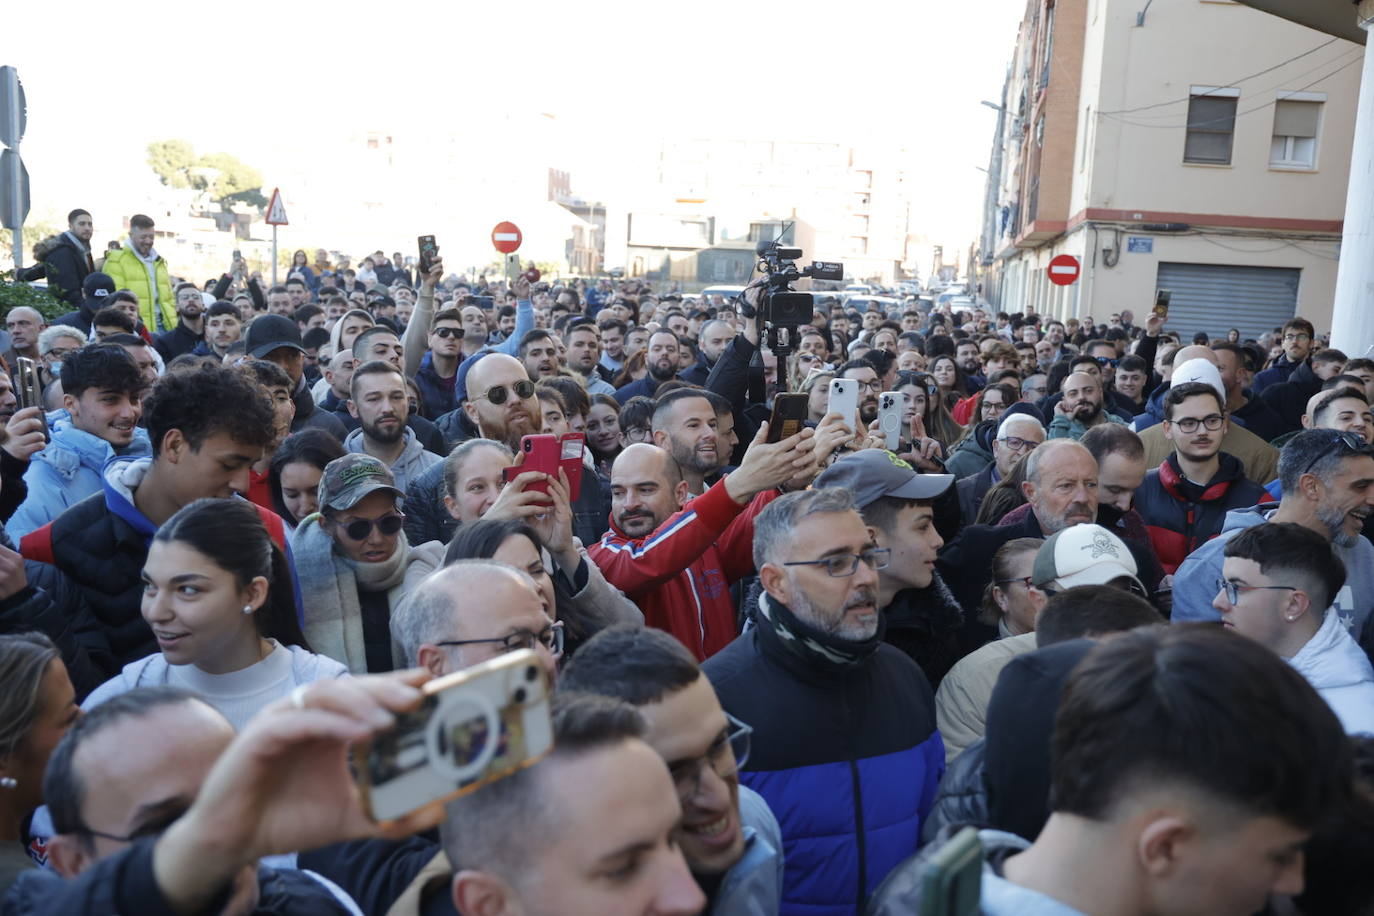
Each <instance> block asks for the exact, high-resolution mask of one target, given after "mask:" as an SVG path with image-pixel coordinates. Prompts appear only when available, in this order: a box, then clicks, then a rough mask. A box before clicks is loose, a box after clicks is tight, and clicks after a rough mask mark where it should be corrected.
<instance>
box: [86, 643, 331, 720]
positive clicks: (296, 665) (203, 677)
mask: <svg viewBox="0 0 1374 916" xmlns="http://www.w3.org/2000/svg"><path fill="white" fill-rule="evenodd" d="M269 641H270V642H271V643H272V647H273V648H272V651H271V652H270V653H269V654H268V656H267V657H266V658H264V659H263V660H262V661H260V662H257V663H256V664H253V665H249V666H248V667H247V668H244V669H243V670H242V671H231V672H229V673H228V674H207V673H205V672H204V671H201V670H200V669H199V668H197V667H196V666H195V665H175V666H174V665H169V664H167V660H166V659H165V658H164V657H163V655H162V653H161V652H158V653H155V654H153V655H149V656H146V657H145V658H140V659H139V660H138V661H136V662H130V663H129V664H127V665H125V666H124V670H123V671H121V672H120V673H119V674H117V675H115V676H114V677H112V678H110V679H109V680H108V681H106V682H105V683H103V684H101V685H100V686H99V687H97V688H96V689H95V690H93V691H92V692H91V695H90V696H88V697H86V702H84V703H82V704H81V707H82V708H83V709H90V708H92V707H94V706H98V705H100V704H101V703H103V702H105V701H106V700H108V699H109V698H110V697H113V696H118V695H119V694H121V693H126V692H128V691H130V690H133V689H134V688H135V687H154V686H159V685H163V684H169V685H171V686H173V687H182V688H184V689H186V690H190V691H192V692H194V693H196V694H199V695H200V696H201V697H203V698H204V699H205V702H207V703H209V704H210V705H211V706H213V707H215V709H218V710H219V711H220V712H221V713H222V714H223V715H224V717H225V718H226V719H228V720H229V722H230V724H232V725H233V726H234V730H235V731H242V730H243V726H244V725H246V724H247V723H248V720H249V719H251V718H252V717H253V715H254V714H255V713H256V712H257V711H258V710H260V709H262V708H263V707H264V706H266V705H267V704H269V703H271V702H273V701H274V700H279V699H281V698H282V697H284V696H286V695H287V694H289V693H290V692H291V691H292V690H294V689H295V688H296V687H298V686H300V685H301V684H309V683H311V682H312V681H318V680H324V679H325V678H334V677H343V676H345V675H347V674H348V668H346V667H345V666H344V665H342V664H340V663H339V662H336V661H334V660H333V659H332V658H326V657H325V656H323V655H316V654H315V653H313V652H307V651H305V650H304V649H302V648H301V647H300V646H283V645H281V644H280V643H278V642H277V641H276V640H269Z"/></svg>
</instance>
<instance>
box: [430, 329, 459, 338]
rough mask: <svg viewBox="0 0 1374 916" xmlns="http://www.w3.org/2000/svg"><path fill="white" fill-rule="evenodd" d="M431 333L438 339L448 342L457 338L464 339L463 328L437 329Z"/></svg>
mask: <svg viewBox="0 0 1374 916" xmlns="http://www.w3.org/2000/svg"><path fill="white" fill-rule="evenodd" d="M430 333H431V334H433V335H434V336H436V337H442V338H443V339H444V340H448V339H449V338H450V337H456V338H458V339H459V340H462V339H463V329H462V328H435V329H434V330H433V331H431V332H430Z"/></svg>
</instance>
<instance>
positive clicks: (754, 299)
mask: <svg viewBox="0 0 1374 916" xmlns="http://www.w3.org/2000/svg"><path fill="white" fill-rule="evenodd" d="M762 294H763V287H761V286H750V287H748V288H746V289H745V290H744V292H742V293H740V298H741V299H743V300H744V301H745V302H746V303H747V304H748V305H749V307H750V308H752V309H757V308H758V307H759V297H760V296H761V295H762ZM740 320H741V321H743V322H744V330H743V334H744V339H745V340H747V341H749V342H750V343H751V344H753V345H754V346H755V347H757V346H758V345H759V323H760V322H759V319H758V316H757V315H755V316H754V317H753V318H745V317H744V315H743V314H741V315H740Z"/></svg>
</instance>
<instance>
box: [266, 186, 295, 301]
mask: <svg viewBox="0 0 1374 916" xmlns="http://www.w3.org/2000/svg"><path fill="white" fill-rule="evenodd" d="M264 222H266V223H267V225H269V226H271V227H272V285H273V286H276V285H277V227H278V226H287V225H290V224H289V223H288V222H287V219H286V206H285V205H284V204H283V203H282V202H281V188H273V189H272V202H271V203H269V204H268V205H267V219H266V220H264Z"/></svg>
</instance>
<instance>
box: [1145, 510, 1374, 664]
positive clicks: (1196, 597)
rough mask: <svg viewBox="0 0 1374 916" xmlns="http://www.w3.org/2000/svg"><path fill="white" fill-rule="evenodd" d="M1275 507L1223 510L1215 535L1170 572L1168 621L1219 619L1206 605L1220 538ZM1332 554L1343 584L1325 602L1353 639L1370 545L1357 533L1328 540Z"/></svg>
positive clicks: (1212, 591)
mask: <svg viewBox="0 0 1374 916" xmlns="http://www.w3.org/2000/svg"><path fill="white" fill-rule="evenodd" d="M1277 510H1278V505H1276V504H1275V503H1263V504H1261V505H1258V506H1252V507H1250V508H1249V509H1232V510H1231V511H1230V512H1228V513H1226V523H1225V524H1224V525H1223V526H1222V529H1221V534H1219V535H1217V536H1216V537H1214V538H1212V539H1211V540H1210V541H1208V542H1207V543H1205V544H1203V545H1202V546H1201V547H1199V548H1198V549H1197V550H1194V551H1193V552H1192V553H1190V554H1189V555H1188V559H1186V560H1184V561H1183V565H1181V566H1179V568H1178V572H1176V573H1174V609H1173V614H1172V617H1171V620H1172V621H1173V622H1174V623H1186V622H1190V621H1195V620H1213V621H1215V620H1220V619H1221V614H1220V612H1218V611H1217V609H1216V608H1214V607H1212V599H1213V598H1215V597H1216V596H1217V591H1218V589H1217V580H1218V579H1220V578H1221V561H1222V551H1224V550H1225V549H1226V542H1227V541H1229V540H1231V538H1233V537H1235V536H1236V534H1237V533H1239V532H1241V531H1243V530H1244V529H1246V528H1253V527H1254V526H1255V525H1260V524H1263V523H1264V522H1266V521H1268V520H1269V518H1270V516H1272V515H1273V514H1274V513H1275V512H1276V511H1277ZM1332 549H1333V550H1335V552H1336V556H1338V557H1340V558H1341V562H1342V563H1344V564H1345V572H1346V575H1345V586H1344V587H1343V588H1342V589H1341V590H1340V591H1339V592H1338V593H1337V594H1336V600H1335V601H1333V602H1331V607H1332V608H1334V609H1335V611H1336V614H1337V616H1339V617H1340V621H1341V623H1342V624H1343V625H1344V626H1345V630H1346V632H1348V633H1350V634H1351V635H1352V636H1355V637H1356V638H1358V637H1359V635H1360V634H1361V633H1363V632H1364V626H1365V622H1366V621H1367V620H1368V619H1369V616H1370V610H1371V608H1374V544H1370V543H1369V541H1368V540H1366V539H1365V538H1363V537H1359V538H1356V539H1355V543H1354V545H1353V546H1351V547H1341V546H1340V545H1338V544H1333V545H1332Z"/></svg>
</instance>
